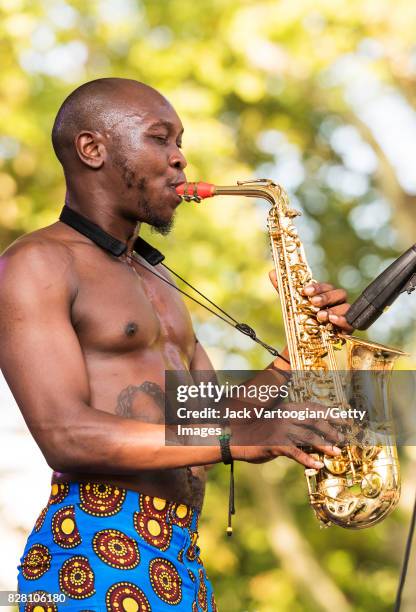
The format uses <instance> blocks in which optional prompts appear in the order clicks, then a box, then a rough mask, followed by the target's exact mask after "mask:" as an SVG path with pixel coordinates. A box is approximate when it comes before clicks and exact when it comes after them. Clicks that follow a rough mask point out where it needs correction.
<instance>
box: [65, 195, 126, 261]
mask: <svg viewBox="0 0 416 612" xmlns="http://www.w3.org/2000/svg"><path fill="white" fill-rule="evenodd" d="M59 220H60V221H62V222H63V223H66V225H70V226H71V227H72V228H74V229H75V230H77V231H78V232H79V233H80V234H84V236H87V238H89V239H90V240H92V241H93V242H95V244H98V246H100V247H101V248H102V249H105V250H106V251H109V252H110V253H112V254H113V255H115V256H116V257H119V256H120V255H122V254H123V253H125V252H126V250H127V244H126V243H125V242H122V241H121V240H118V239H117V238H114V236H111V234H108V233H107V232H105V231H104V230H103V229H101V227H99V226H98V225H96V224H95V223H93V222H92V221H90V220H89V219H87V218H86V217H84V216H83V215H80V214H79V213H78V212H77V211H76V210H73V209H72V208H69V206H64V207H63V209H62V211H61V214H60V215H59Z"/></svg>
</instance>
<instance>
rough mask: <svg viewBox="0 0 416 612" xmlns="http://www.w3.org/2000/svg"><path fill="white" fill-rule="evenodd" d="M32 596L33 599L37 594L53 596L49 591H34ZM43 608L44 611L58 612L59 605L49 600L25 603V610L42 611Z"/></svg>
mask: <svg viewBox="0 0 416 612" xmlns="http://www.w3.org/2000/svg"><path fill="white" fill-rule="evenodd" d="M30 595H31V596H32V599H34V596H35V595H46V597H45V599H47V598H48V597H50V598H51V599H52V597H51V594H50V593H47V592H46V591H33V593H31V594H30ZM41 610H42V612H58V608H57V606H56V605H55V604H54V603H52V602H49V601H45V602H43V601H39V602H33V603H27V604H26V605H25V612H35V611H36V612H40V611H41Z"/></svg>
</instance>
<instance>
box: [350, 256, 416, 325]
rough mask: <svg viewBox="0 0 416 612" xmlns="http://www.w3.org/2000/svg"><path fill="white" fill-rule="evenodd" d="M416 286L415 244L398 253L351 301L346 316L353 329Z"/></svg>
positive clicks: (372, 318)
mask: <svg viewBox="0 0 416 612" xmlns="http://www.w3.org/2000/svg"><path fill="white" fill-rule="evenodd" d="M415 288H416V244H414V245H413V246H412V247H410V249H408V250H407V251H406V252H405V253H403V255H400V257H398V258H397V259H396V261H393V263H392V264H391V265H390V266H389V267H388V268H386V269H385V270H384V272H382V273H381V274H380V275H379V276H377V278H376V279H375V280H373V282H372V283H370V284H369V285H368V287H367V288H366V289H364V291H363V292H362V294H361V295H360V297H358V298H357V299H356V300H355V302H354V303H353V304H352V306H351V308H350V309H349V311H348V312H347V315H346V319H347V321H348V323H349V324H350V325H352V327H354V328H355V329H368V328H369V327H370V325H372V324H373V323H374V321H376V320H377V319H378V318H379V316H380V315H381V314H383V312H384V310H385V308H386V307H387V306H390V305H391V304H392V303H393V302H394V300H395V299H396V298H397V297H398V296H399V295H400V294H401V293H404V292H405V291H407V293H411V292H412V291H413V290H414V289H415Z"/></svg>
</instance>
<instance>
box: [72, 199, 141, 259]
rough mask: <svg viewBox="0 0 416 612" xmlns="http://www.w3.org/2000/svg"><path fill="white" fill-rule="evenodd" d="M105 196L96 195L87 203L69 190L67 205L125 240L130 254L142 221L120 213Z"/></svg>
mask: <svg viewBox="0 0 416 612" xmlns="http://www.w3.org/2000/svg"><path fill="white" fill-rule="evenodd" d="M106 199H108V198H103V199H102V200H101V199H99V198H97V197H95V198H94V201H92V202H91V201H89V202H88V205H85V202H84V201H80V200H79V198H76V197H74V195H73V194H71V193H70V192H67V194H66V197H65V205H66V206H68V207H69V208H72V209H73V210H75V211H76V212H78V213H79V214H80V215H82V216H83V217H86V218H87V219H88V220H89V221H92V222H93V223H95V224H96V225H98V226H99V227H100V228H101V229H102V230H104V231H105V232H107V233H108V234H110V235H111V236H113V237H114V238H117V239H118V240H121V241H122V242H125V243H126V244H127V254H130V253H131V251H132V249H133V244H134V241H135V239H136V238H137V235H138V233H139V230H140V225H141V223H140V222H135V221H131V220H130V219H125V218H123V217H121V216H120V215H118V214H117V213H116V212H115V211H114V210H112V209H111V205H110V204H109V203H108V202H106V201H105V200H106Z"/></svg>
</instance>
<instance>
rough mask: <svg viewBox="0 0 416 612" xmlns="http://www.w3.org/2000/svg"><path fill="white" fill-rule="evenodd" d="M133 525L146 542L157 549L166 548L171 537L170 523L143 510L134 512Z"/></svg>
mask: <svg viewBox="0 0 416 612" xmlns="http://www.w3.org/2000/svg"><path fill="white" fill-rule="evenodd" d="M134 527H135V528H136V530H137V533H138V534H139V535H141V536H142V538H143V539H144V540H146V542H148V543H149V544H151V545H152V546H156V548H159V550H162V551H164V550H167V549H168V548H169V545H170V541H171V539H172V525H169V524H168V523H165V522H164V521H163V520H162V519H160V518H157V517H152V516H149V515H147V514H143V512H135V513H134Z"/></svg>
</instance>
